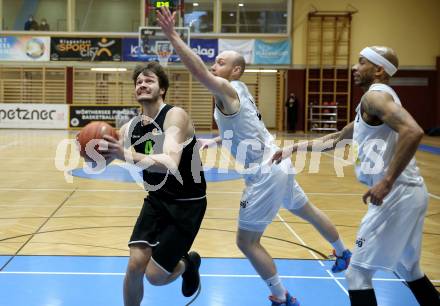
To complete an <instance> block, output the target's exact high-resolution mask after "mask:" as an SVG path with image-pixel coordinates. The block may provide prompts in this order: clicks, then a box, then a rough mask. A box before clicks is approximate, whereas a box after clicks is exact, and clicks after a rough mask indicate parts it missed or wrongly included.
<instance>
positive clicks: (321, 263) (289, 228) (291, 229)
mask: <svg viewBox="0 0 440 306" xmlns="http://www.w3.org/2000/svg"><path fill="white" fill-rule="evenodd" d="M277 216H278V218H279V219H280V220H281V222H283V224H284V226H286V227H287V229H288V230H289V231H290V232H291V233H292V234H293V235H294V236H295V237H296V238H297V239H298V240H299V242H301V243H302V244H303V245H305V246H308V245H307V244H306V243H305V241H304V240H302V239H301V237H300V236H299V235H298V234H297V233H296V232H295V231H294V230H293V228H292V227H291V226H290V225H289V224H288V223H287V222H286V221H284V219H283V218H282V217H281V216H280V214H277ZM308 252H309V253H310V254H312V256H313V257H314V258H315V259H317V260H318V263H319V264H320V265H321V266H322V267H324V263H323V262H322V260H319V259H318V256H316V254H315V253H314V252H312V251H311V250H308ZM325 271H326V272H327V273H328V275H330V277H331V278H332V279H333V280H334V281H335V282H336V284H338V286H339V287H340V288H341V289H342V291H344V292H345V294H346V295H348V291H347V290H346V289H345V288H344V286H343V285H342V284H341V282H340V281H339V280H338V279H337V278H336V277H335V276H334V275H333V274H332V273H331V272H330V271H329V270H327V269H326V270H325Z"/></svg>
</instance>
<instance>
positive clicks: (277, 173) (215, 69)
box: [157, 7, 351, 306]
mask: <svg viewBox="0 0 440 306" xmlns="http://www.w3.org/2000/svg"><path fill="white" fill-rule="evenodd" d="M157 21H158V24H159V25H160V26H161V27H162V30H163V32H164V34H165V35H166V36H167V38H168V39H169V40H170V41H171V43H172V44H173V46H174V49H175V50H176V52H177V53H178V54H179V56H180V58H181V60H182V62H183V63H184V64H185V66H186V67H187V68H188V70H189V71H190V73H191V74H192V75H193V76H194V77H196V78H197V79H198V80H199V81H200V82H201V83H202V84H203V85H204V86H206V87H207V88H208V89H209V90H210V91H211V92H212V93H213V95H214V97H215V105H216V107H215V112H214V117H215V120H216V122H217V125H218V126H219V129H220V135H221V137H218V138H217V139H215V140H202V141H201V143H202V146H203V145H209V143H213V142H215V141H221V139H223V146H225V147H227V148H228V149H229V150H230V152H231V154H232V155H233V156H234V157H235V159H236V161H237V162H240V163H242V164H243V166H244V168H245V175H244V178H245V183H246V189H245V190H244V192H243V196H242V199H241V201H240V206H241V208H240V213H239V229H238V232H237V245H238V247H239V248H240V250H241V251H242V252H243V253H244V254H245V255H246V257H247V258H248V259H249V260H250V261H251V263H252V265H253V266H254V268H255V270H256V271H257V272H258V274H259V275H260V276H261V278H262V279H263V280H265V282H266V283H267V285H268V287H269V289H270V291H271V293H272V295H271V296H270V297H269V299H270V301H271V302H272V304H271V305H272V306H278V305H283V306H299V302H298V301H297V300H296V299H295V298H294V297H292V296H291V295H290V294H289V293H288V292H287V290H286V289H285V288H284V286H283V285H282V283H281V281H280V278H279V276H278V274H277V270H276V267H275V264H274V262H273V259H272V258H271V256H270V255H269V253H268V252H267V251H266V250H265V249H264V247H263V246H262V245H261V243H260V239H261V236H262V235H263V232H264V230H265V229H266V227H267V226H268V225H269V224H270V223H271V222H272V220H273V218H275V217H276V216H277V213H278V211H279V209H280V207H281V205H283V206H284V207H285V208H286V209H288V210H289V211H291V212H292V213H294V214H295V215H298V216H299V217H301V218H303V219H305V220H307V221H308V222H310V223H311V224H312V225H313V226H314V227H315V228H316V229H317V230H318V231H319V232H320V233H321V235H323V236H324V238H325V239H326V240H327V241H329V242H331V243H332V245H333V247H334V248H335V252H336V254H337V256H339V257H338V258H337V260H336V262H335V265H334V267H333V271H334V272H340V271H342V270H345V269H346V268H347V266H348V262H349V260H350V257H351V253H350V251H348V250H347V249H346V248H345V246H344V245H343V243H342V241H341V240H340V239H339V234H338V232H337V230H336V228H335V226H334V225H333V224H332V223H331V222H330V220H329V219H328V217H327V216H326V215H324V214H323V213H322V212H321V211H320V210H318V209H317V208H316V207H315V206H313V205H312V204H310V203H309V201H308V199H307V197H306V195H305V194H304V192H303V190H302V189H301V187H300V186H299V185H298V184H297V183H296V181H295V179H294V174H293V172H294V171H293V168H292V165H291V162H290V160H286V161H284V162H283V163H281V164H280V165H273V166H271V165H270V158H271V156H272V154H273V153H275V151H276V150H277V149H278V147H277V146H276V145H275V144H274V139H273V137H272V136H271V135H270V133H269V132H268V130H267V129H266V127H265V126H264V123H263V122H262V121H261V116H260V114H259V113H258V110H257V108H256V106H255V103H254V100H253V97H252V96H251V94H250V93H249V90H248V88H247V87H246V85H245V84H244V83H243V82H241V81H239V78H240V76H241V75H242V74H243V72H244V69H245V61H244V58H243V57H242V56H241V55H240V54H238V53H237V52H234V51H225V52H222V53H221V54H219V55H218V56H217V58H216V62H215V64H214V65H213V66H212V68H211V72H210V71H209V70H208V68H207V67H206V66H205V64H204V63H203V61H202V60H201V59H200V57H199V56H197V55H196V54H195V53H194V52H193V51H192V50H191V49H190V48H189V47H188V46H187V45H186V44H185V43H184V42H183V41H182V39H180V37H179V35H178V34H177V33H176V31H175V30H174V16H173V15H171V13H170V12H169V10H168V9H167V8H164V7H163V8H162V10H161V12H160V13H158V17H157ZM264 164H266V167H265V166H264Z"/></svg>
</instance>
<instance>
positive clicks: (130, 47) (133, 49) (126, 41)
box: [122, 38, 180, 62]
mask: <svg viewBox="0 0 440 306" xmlns="http://www.w3.org/2000/svg"><path fill="white" fill-rule="evenodd" d="M152 41H153V40H152ZM152 41H151V43H152ZM122 60H123V61H127V62H149V61H156V62H157V61H159V59H158V57H157V55H156V54H155V53H154V52H153V51H151V52H149V53H145V52H144V50H142V48H141V47H139V39H138V38H123V39H122ZM168 61H169V62H180V57H179V56H178V55H177V54H176V53H175V52H173V54H171V55H170V58H169V60H168Z"/></svg>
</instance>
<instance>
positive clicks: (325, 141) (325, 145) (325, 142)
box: [272, 122, 354, 164]
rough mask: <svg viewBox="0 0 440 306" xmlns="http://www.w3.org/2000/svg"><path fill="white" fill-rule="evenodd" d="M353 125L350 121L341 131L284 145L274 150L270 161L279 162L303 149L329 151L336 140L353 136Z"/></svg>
mask: <svg viewBox="0 0 440 306" xmlns="http://www.w3.org/2000/svg"><path fill="white" fill-rule="evenodd" d="M353 126H354V123H353V122H350V123H349V124H347V125H346V126H345V127H344V128H343V129H342V130H341V131H339V132H336V133H331V134H328V135H325V136H323V137H319V138H315V139H313V140H310V141H301V142H298V143H295V144H293V145H290V146H287V147H284V148H282V149H279V150H278V151H276V152H275V154H274V155H273V156H272V162H273V163H274V162H275V163H277V164H278V163H280V162H281V161H282V160H283V159H286V158H290V156H291V155H292V154H293V153H295V152H296V151H298V150H304V151H313V150H315V151H318V152H324V151H330V150H333V149H334V148H335V147H336V146H337V144H338V142H340V141H342V140H344V139H352V138H353Z"/></svg>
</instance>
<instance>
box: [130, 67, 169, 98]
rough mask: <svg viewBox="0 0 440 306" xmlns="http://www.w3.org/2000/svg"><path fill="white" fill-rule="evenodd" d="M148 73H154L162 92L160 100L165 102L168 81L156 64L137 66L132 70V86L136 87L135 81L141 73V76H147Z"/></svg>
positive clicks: (163, 71)
mask: <svg viewBox="0 0 440 306" xmlns="http://www.w3.org/2000/svg"><path fill="white" fill-rule="evenodd" d="M148 72H152V73H154V74H155V75H156V76H157V78H158V79H159V87H160V89H163V90H164V93H163V95H162V99H164V100H165V96H166V94H167V91H168V87H170V81H169V80H168V75H167V74H166V72H165V70H164V69H163V67H162V66H161V65H160V64H159V63H158V62H148V63H145V64H139V65H137V66H136V67H135V68H134V70H133V75H132V79H133V82H134V86H136V80H137V78H138V76H139V75H140V74H141V73H142V74H143V75H147V73H148Z"/></svg>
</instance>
